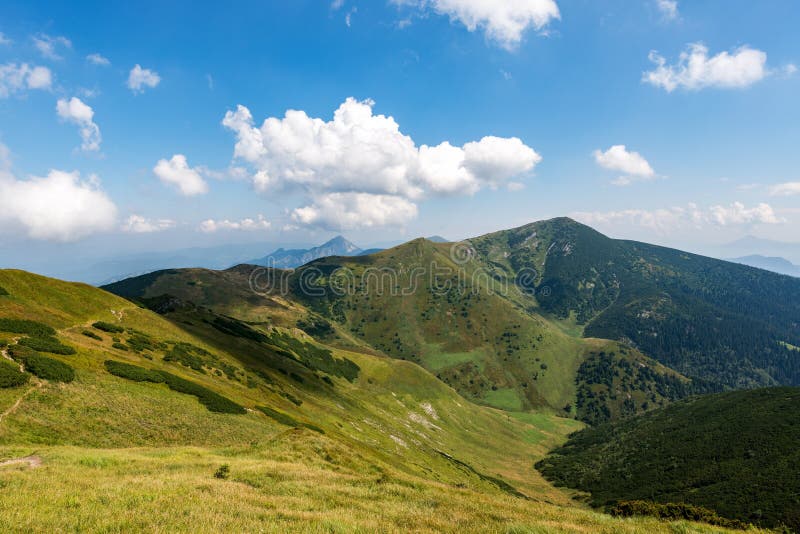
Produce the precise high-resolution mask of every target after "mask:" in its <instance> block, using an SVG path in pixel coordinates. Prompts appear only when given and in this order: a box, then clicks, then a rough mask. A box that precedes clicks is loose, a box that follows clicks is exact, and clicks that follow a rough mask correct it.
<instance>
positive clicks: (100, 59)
mask: <svg viewBox="0 0 800 534" xmlns="http://www.w3.org/2000/svg"><path fill="white" fill-rule="evenodd" d="M86 61H88V62H89V63H91V64H92V65H99V66H100V67H108V66H109V65H111V61H109V59H108V58H107V57H105V56H102V55H100V54H89V55H88V56H86Z"/></svg>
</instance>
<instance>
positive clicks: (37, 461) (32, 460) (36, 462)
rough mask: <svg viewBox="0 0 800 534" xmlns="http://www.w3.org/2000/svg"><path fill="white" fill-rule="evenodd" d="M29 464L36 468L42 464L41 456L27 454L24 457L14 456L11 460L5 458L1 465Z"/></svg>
mask: <svg viewBox="0 0 800 534" xmlns="http://www.w3.org/2000/svg"><path fill="white" fill-rule="evenodd" d="M21 464H27V465H28V467H31V468H36V467H39V466H40V465H42V459H41V458H40V457H39V456H35V455H34V456H25V457H23V458H12V459H10V460H3V461H2V462H0V467H6V466H9V465H21Z"/></svg>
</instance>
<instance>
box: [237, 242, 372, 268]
mask: <svg viewBox="0 0 800 534" xmlns="http://www.w3.org/2000/svg"><path fill="white" fill-rule="evenodd" d="M363 252H364V251H363V250H361V249H360V248H358V247H357V246H356V245H354V244H353V243H351V242H350V241H348V240H347V239H345V238H344V237H342V236H336V237H334V238H333V239H331V240H330V241H328V242H326V243H323V244H322V245H320V246H318V247H313V248H309V249H294V250H286V249H283V248H279V249H278V250H276V251H275V252H273V253H272V254H269V255H268V256H264V257H263V258H260V259H257V260H252V261H249V262H247V263H251V264H253V265H264V266H268V267H274V268H276V269H294V268H296V267H300V266H301V265H305V264H306V263H308V262H310V261H313V260H316V259H318V258H324V257H326V256H358V255H360V254H362V253H363Z"/></svg>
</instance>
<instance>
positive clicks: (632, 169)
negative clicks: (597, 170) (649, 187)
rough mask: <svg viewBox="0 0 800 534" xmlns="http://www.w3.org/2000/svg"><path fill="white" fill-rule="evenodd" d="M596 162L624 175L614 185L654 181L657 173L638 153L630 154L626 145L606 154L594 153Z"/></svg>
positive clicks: (617, 146) (611, 149)
mask: <svg viewBox="0 0 800 534" xmlns="http://www.w3.org/2000/svg"><path fill="white" fill-rule="evenodd" d="M593 154H594V160H595V162H596V163H597V164H598V165H600V166H601V167H603V168H604V169H608V170H611V171H616V172H621V173H624V175H623V176H620V177H619V178H617V179H616V180H614V181H613V182H612V183H613V184H614V185H629V184H631V183H632V182H634V181H637V180H652V179H653V178H654V177H655V175H656V173H655V171H654V170H653V168H652V167H651V166H650V164H649V163H648V162H647V160H646V159H644V157H643V156H642V155H641V154H639V153H638V152H632V151H631V152H629V151H628V149H627V148H626V147H625V145H614V146H612V147H611V148H609V149H608V150H606V151H605V152H602V151H600V150H595V151H594V153H593Z"/></svg>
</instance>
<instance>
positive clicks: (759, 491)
mask: <svg viewBox="0 0 800 534" xmlns="http://www.w3.org/2000/svg"><path fill="white" fill-rule="evenodd" d="M799 442H800V389H798V388H768V389H757V390H750V391H737V392H728V393H721V394H716V395H707V396H702V397H697V398H693V399H691V400H686V401H681V402H677V403H674V404H672V405H671V406H669V407H667V408H665V409H663V410H656V411H653V412H650V413H647V414H644V415H641V416H638V417H634V418H631V419H627V420H624V421H617V422H613V423H610V424H606V425H601V426H598V427H596V428H587V429H585V430H582V431H581V432H578V433H576V434H574V435H573V436H571V437H570V439H569V441H568V442H567V443H566V444H565V445H564V446H563V447H560V448H558V449H556V450H555V451H553V452H552V453H551V454H550V455H549V456H547V458H546V459H544V460H542V461H541V462H539V463H538V464H537V468H538V469H539V470H540V471H541V472H542V473H543V474H544V475H545V476H546V477H547V478H548V479H550V480H552V481H553V482H554V483H556V484H557V485H559V486H568V487H570V488H575V489H579V490H582V491H585V492H588V493H589V494H590V496H591V497H590V501H591V503H592V504H593V505H594V506H607V505H611V504H613V503H616V502H618V501H654V502H656V503H680V504H683V503H686V504H690V505H695V506H700V507H703V508H706V509H710V510H714V511H716V512H717V513H718V514H719V515H721V516H723V517H727V518H732V519H738V520H742V521H745V522H753V523H757V524H760V525H763V526H766V527H773V528H774V527H778V526H780V525H786V526H788V527H790V528H791V529H792V530H794V531H797V530H798V529H800V477H798V465H800V449H798V447H797V444H798V443H799Z"/></svg>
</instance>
